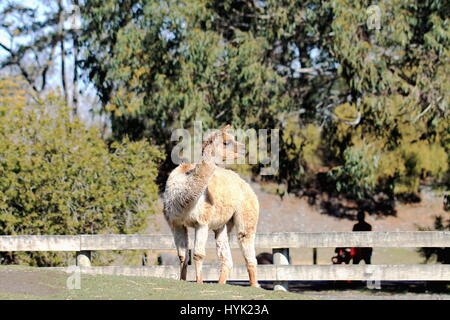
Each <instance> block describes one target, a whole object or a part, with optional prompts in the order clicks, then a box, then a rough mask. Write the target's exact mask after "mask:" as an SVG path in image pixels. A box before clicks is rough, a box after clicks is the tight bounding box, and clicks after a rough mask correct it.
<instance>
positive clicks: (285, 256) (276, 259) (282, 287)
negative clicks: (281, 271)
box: [272, 248, 291, 291]
mask: <svg viewBox="0 0 450 320" xmlns="http://www.w3.org/2000/svg"><path fill="white" fill-rule="evenodd" d="M272 254H273V264H275V265H288V264H291V258H290V256H289V248H276V249H272ZM288 289H289V282H288V281H274V282H273V290H277V291H278V290H279V291H288Z"/></svg>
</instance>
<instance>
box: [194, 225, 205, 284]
mask: <svg viewBox="0 0 450 320" xmlns="http://www.w3.org/2000/svg"><path fill="white" fill-rule="evenodd" d="M207 240H208V226H207V225H201V226H198V227H196V228H195V244H194V263H195V275H196V280H197V283H203V277H202V266H203V259H204V258H205V247H206V241H207Z"/></svg>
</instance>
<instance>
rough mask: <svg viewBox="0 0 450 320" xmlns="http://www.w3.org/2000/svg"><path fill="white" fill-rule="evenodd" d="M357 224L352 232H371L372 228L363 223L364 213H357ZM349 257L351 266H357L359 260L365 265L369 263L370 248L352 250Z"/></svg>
mask: <svg viewBox="0 0 450 320" xmlns="http://www.w3.org/2000/svg"><path fill="white" fill-rule="evenodd" d="M357 218H358V223H356V224H355V225H354V226H353V231H372V226H371V225H370V224H369V223H367V222H366V221H365V213H364V211H359V212H358V215H357ZM351 256H352V259H353V264H359V262H360V261H361V260H364V262H365V263H366V264H370V263H371V258H372V248H352V250H351Z"/></svg>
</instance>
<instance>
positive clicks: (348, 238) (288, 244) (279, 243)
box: [0, 231, 450, 251]
mask: <svg viewBox="0 0 450 320" xmlns="http://www.w3.org/2000/svg"><path fill="white" fill-rule="evenodd" d="M189 242H190V243H189V247H190V248H192V244H193V242H192V239H190V241H189ZM230 246H231V248H239V245H238V243H237V240H236V237H235V236H232V237H231V239H230ZM255 246H256V247H257V248H335V247H380V248H381V247H384V248H399V247H403V248H405V247H406V248H416V247H450V232H449V231H401V232H321V233H303V232H286V233H271V234H258V235H256V243H255ZM206 247H207V248H209V249H211V248H215V247H216V245H215V242H214V241H213V240H212V239H210V240H209V241H208V242H207V245H206ZM149 249H152V250H153V249H154V250H170V249H175V244H174V241H173V237H172V235H116V234H110V235H75V236H66V235H64V236H41V235H31V236H0V251H96V250H149Z"/></svg>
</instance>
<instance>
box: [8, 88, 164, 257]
mask: <svg viewBox="0 0 450 320" xmlns="http://www.w3.org/2000/svg"><path fill="white" fill-rule="evenodd" d="M19 88H20V83H17V82H16V81H11V80H1V81H0V139H1V141H2V143H1V144H0V177H1V178H0V233H1V234H3V235H25V234H29V235H39V234H69V235H70V234H96V233H135V232H138V231H140V230H143V228H144V227H145V225H146V221H147V217H148V216H149V215H150V214H153V213H155V204H156V200H157V192H158V188H157V186H156V184H155V178H156V175H157V163H158V162H159V161H160V160H161V159H162V156H161V153H160V152H159V151H158V149H157V148H155V147H153V146H150V145H149V144H148V143H147V142H145V141H137V142H130V141H129V140H128V139H124V140H123V141H122V142H115V143H113V144H112V145H111V147H110V148H108V146H107V144H106V143H105V142H104V141H103V140H102V139H101V138H100V134H99V131H98V130H97V129H96V128H89V129H87V128H86V127H85V126H84V125H83V124H82V123H81V122H80V121H78V120H74V121H73V120H71V119H70V113H69V110H68V109H67V108H66V107H64V106H63V105H61V103H60V100H59V98H58V97H56V96H52V95H49V96H48V98H46V99H45V100H44V101H41V102H39V103H35V102H31V101H29V99H27V97H26V95H25V93H24V92H23V91H22V90H20V89H19ZM12 124H13V125H12ZM62 257H63V255H59V254H43V253H42V254H41V253H30V254H29V255H17V256H14V257H13V258H12V259H13V260H14V259H16V260H15V261H23V260H22V259H28V260H31V261H29V262H31V263H33V264H38V265H49V264H59V263H61V262H62Z"/></svg>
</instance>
